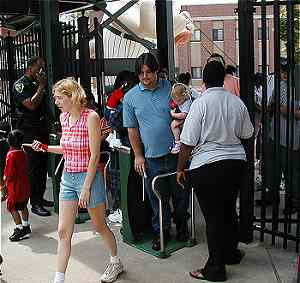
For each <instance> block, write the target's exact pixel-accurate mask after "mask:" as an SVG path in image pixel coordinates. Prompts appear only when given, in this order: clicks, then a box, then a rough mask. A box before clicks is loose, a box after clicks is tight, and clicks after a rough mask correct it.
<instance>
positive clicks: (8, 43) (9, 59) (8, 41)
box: [4, 36, 16, 128]
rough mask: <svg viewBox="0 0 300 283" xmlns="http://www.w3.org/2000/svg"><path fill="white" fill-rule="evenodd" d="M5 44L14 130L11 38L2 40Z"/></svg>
mask: <svg viewBox="0 0 300 283" xmlns="http://www.w3.org/2000/svg"><path fill="white" fill-rule="evenodd" d="M4 40H5V42H6V48H7V49H6V50H7V68H8V79H9V81H8V83H9V94H10V107H11V113H10V115H11V116H10V117H11V123H12V126H13V128H14V126H15V120H14V117H15V110H16V106H15V100H14V98H13V91H12V89H13V84H14V82H15V80H16V77H15V75H14V53H13V50H14V47H13V45H14V43H13V38H12V37H11V36H8V37H7V38H5V39H4Z"/></svg>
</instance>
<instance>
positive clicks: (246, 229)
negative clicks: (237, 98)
mask: <svg viewBox="0 0 300 283" xmlns="http://www.w3.org/2000/svg"><path fill="white" fill-rule="evenodd" d="M253 12H254V9H253V6H252V1H248V0H239V1H238V15H239V50H240V58H239V61H240V62H242V64H239V66H240V90H241V91H240V93H241V99H242V100H243V101H244V103H245V104H246V106H247V108H248V110H249V113H250V118H251V121H252V122H254V85H253V82H254V51H253V47H254V44H253ZM244 147H245V150H246V155H247V169H248V170H247V171H248V174H247V177H246V178H245V180H244V181H243V183H242V184H241V192H240V238H241V239H240V240H241V241H242V242H245V243H249V242H252V241H253V218H254V209H253V206H254V138H253V137H252V138H251V139H250V140H248V141H247V142H245V144H244Z"/></svg>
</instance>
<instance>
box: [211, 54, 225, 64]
mask: <svg viewBox="0 0 300 283" xmlns="http://www.w3.org/2000/svg"><path fill="white" fill-rule="evenodd" d="M211 58H220V59H221V60H222V62H223V65H224V66H225V60H224V58H223V56H222V55H220V54H218V53H212V54H211V55H210V56H209V57H208V59H207V63H208V61H209V59H211Z"/></svg>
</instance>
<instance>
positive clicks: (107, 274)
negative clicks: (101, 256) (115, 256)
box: [100, 261, 124, 282]
mask: <svg viewBox="0 0 300 283" xmlns="http://www.w3.org/2000/svg"><path fill="white" fill-rule="evenodd" d="M123 270H124V267H123V264H122V262H121V261H119V262H118V263H109V264H108V265H107V267H106V269H105V271H104V273H103V274H102V276H101V278H100V280H101V282H114V281H116V280H117V278H118V276H119V274H121V273H122V272H123Z"/></svg>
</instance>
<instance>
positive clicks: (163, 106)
mask: <svg viewBox="0 0 300 283" xmlns="http://www.w3.org/2000/svg"><path fill="white" fill-rule="evenodd" d="M135 69H136V73H137V75H138V77H139V80H140V83H139V84H137V85H136V86H135V87H134V88H132V89H131V90H130V91H128V92H127V93H126V95H125V98H124V102H123V109H124V110H123V124H124V127H126V128H128V135H129V141H130V144H131V146H132V148H133V151H134V155H135V160H134V167H135V170H136V171H137V172H138V173H139V174H140V175H141V176H143V175H144V173H146V175H147V178H146V192H147V195H148V198H149V200H150V203H151V207H152V210H153V218H152V227H153V230H154V233H155V234H154V235H155V236H154V239H153V245H152V248H153V249H154V250H159V249H160V239H159V231H160V227H159V206H158V199H157V197H156V196H155V194H154V193H153V191H152V189H151V182H152V180H153V178H154V177H155V176H157V175H160V174H163V173H167V172H174V171H176V164H177V155H174V154H170V151H171V148H172V145H173V135H172V131H171V128H170V124H171V115H170V107H169V102H170V92H171V84H170V82H169V81H167V80H162V79H158V77H157V71H158V63H157V60H156V58H155V57H154V56H153V55H152V54H151V53H144V54H142V55H141V56H140V57H139V58H138V59H137V61H136V66H135ZM160 184H161V185H160V193H161V195H162V198H163V212H164V213H163V214H164V215H163V229H164V239H165V242H166V243H167V242H168V240H169V238H170V233H169V230H170V226H171V211H170V206H169V200H170V196H172V200H173V206H174V221H175V223H176V228H177V239H178V240H182V241H185V240H187V237H188V229H187V224H186V221H187V209H188V192H187V190H182V189H181V188H180V187H178V185H177V184H176V181H175V180H174V178H173V179H172V180H166V182H161V183H160ZM162 185H163V186H162Z"/></svg>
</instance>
